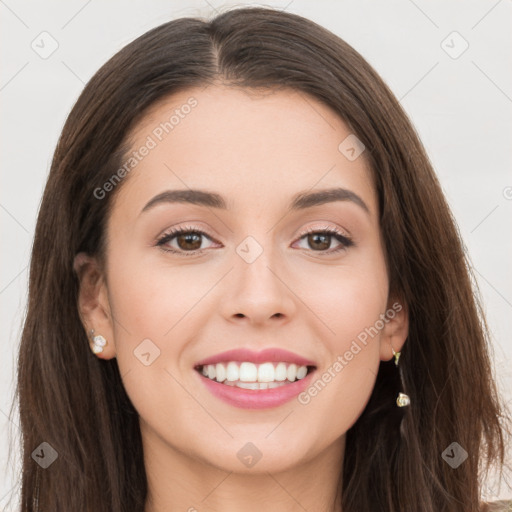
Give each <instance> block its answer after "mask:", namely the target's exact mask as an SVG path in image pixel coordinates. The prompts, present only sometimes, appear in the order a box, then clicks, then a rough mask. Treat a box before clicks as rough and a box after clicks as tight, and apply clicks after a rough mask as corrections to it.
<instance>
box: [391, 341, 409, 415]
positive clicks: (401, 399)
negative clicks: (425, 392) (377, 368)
mask: <svg viewBox="0 0 512 512" xmlns="http://www.w3.org/2000/svg"><path fill="white" fill-rule="evenodd" d="M391 350H392V351H393V355H394V356H395V366H397V367H398V360H399V359H400V354H401V352H395V350H394V349H393V347H391ZM398 373H400V380H401V379H402V375H401V372H400V369H399V370H398ZM410 403H411V399H410V398H409V395H406V394H405V393H398V396H397V398H396V405H398V407H405V406H407V405H410Z"/></svg>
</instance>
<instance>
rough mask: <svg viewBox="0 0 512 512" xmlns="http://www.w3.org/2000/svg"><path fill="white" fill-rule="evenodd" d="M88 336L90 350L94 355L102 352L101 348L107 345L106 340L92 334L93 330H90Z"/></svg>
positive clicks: (99, 335)
mask: <svg viewBox="0 0 512 512" xmlns="http://www.w3.org/2000/svg"><path fill="white" fill-rule="evenodd" d="M90 336H91V339H92V345H91V350H92V351H93V353H94V354H99V353H101V352H103V347H104V346H105V345H106V344H107V340H106V339H105V338H104V337H103V336H102V335H101V334H96V335H95V334H94V329H91V332H90Z"/></svg>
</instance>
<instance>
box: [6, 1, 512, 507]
mask: <svg viewBox="0 0 512 512" xmlns="http://www.w3.org/2000/svg"><path fill="white" fill-rule="evenodd" d="M233 5H257V4H256V3H255V2H224V3H222V2H220V1H216V0H215V1H214V0H208V1H206V0H197V1H178V2H171V1H160V0H145V1H132V2H122V1H121V0H117V1H110V2H108V3H107V2H99V1H98V0H88V1H87V0H76V1H75V0H74V1H64V0H61V1H46V2H44V4H43V3H41V2H36V1H35V0H31V1H21V0H0V27H1V29H0V34H1V35H0V41H1V42H0V52H1V58H2V63H3V65H2V68H1V74H0V102H1V108H2V116H3V122H2V124H1V127H0V130H1V145H2V148H1V150H2V153H1V154H2V177H1V178H2V182H1V188H0V229H1V235H0V236H1V241H2V242H1V243H2V264H1V266H0V304H1V306H0V307H1V310H0V315H1V316H0V320H1V322H0V325H1V326H2V349H3V354H2V358H1V359H0V431H1V432H0V461H1V464H0V508H2V509H3V508H4V507H5V504H6V503H7V499H8V496H9V495H10V494H11V493H16V482H17V480H18V477H17V474H18V472H19V456H18V455H17V449H18V446H17V444H16V442H15V443H14V445H13V449H14V453H13V456H12V458H11V460H10V462H9V463H8V447H9V444H8V435H12V436H14V440H16V439H17V436H18V434H19V429H18V426H17V416H16V414H15V412H16V410H15V411H14V415H13V417H12V421H10V420H9V418H8V416H9V411H10V406H11V402H12V393H13V391H14V379H15V368H16V356H17V350H18V346H19V333H20V327H21V324H22V320H23V316H24V312H25V302H26V296H27V277H28V266H27V265H28V263H29V257H30V250H31V244H32V238H33V234H34V226H35V221H36V216H37V211H38V207H39V203H40V199H41V195H42V191H43V187H44V183H45V179H46V175H47V173H48V170H49V167H50V162H51V158H52V154H53V151H54V148H55V144H56V142H57V138H58V136H59V133H60V130H61V128H62V125H63V123H64V120H65V118H66V116H67V114H68V113H69V111H70V109H71V107H72V105H73V103H74V102H75V100H76V99H77V97H78V95H79V94H80V92H81V91H82V89H83V87H84V85H85V83H86V81H87V80H88V79H89V78H90V77H91V76H92V75H93V73H94V72H95V71H96V70H97V69H98V68H99V67H100V66H101V65H102V64H103V63H104V62H105V61H106V60H107V59H108V58H109V57H110V56H111V55H113V54H114V53H116V52H117V51H118V50H120V49H121V48H122V47H123V46H124V45H125V44H127V43H128V42H130V41H131V40H133V39H134V38H135V37H137V36H139V35H140V34H142V33H143V32H145V31H147V30H149V29H151V28H152V27H154V26H156V25H159V24H161V23H164V22H166V21H169V20H171V19H174V18H177V17H182V16H206V17H209V16H211V15H213V14H215V12H216V11H224V10H225V9H226V8H227V7H228V6H233ZM259 5H262V4H259ZM264 5H271V6H274V7H279V8H282V9H286V10H287V11H289V12H294V13H297V14H300V15H303V16H305V17H308V18H310V19H312V20H313V21H316V22H318V23H319V24H321V25H323V26H324V27H326V28H328V29H330V30H332V31H333V32H334V33H336V34H337V35H339V36H341V37H342V38H343V39H345V40H346V41H347V42H348V43H350V44H351V45H352V46H354V47H355V48H356V50H358V51H359V52H360V53H361V54H362V55H363V56H364V57H365V58H366V59H367V60H368V61H369V62H370V64H372V65H373V66H374V67H375V69H376V70H377V71H378V72H379V73H380V75H381V76H382V77H383V78H384V80H385V81H386V82H387V83H388V84H389V86H390V87H391V89H392V90H393V92H394V93H395V94H396V96H397V97H398V98H399V99H400V101H401V103H402V105H403V106H404V108H405V110H406V111H407V112H408V114H409V115H410V117H411V119H412V121H413V123H414V125H415V126H416V129H417V131H418V133H419V135H420V137H421V139H422V141H423V143H424V144H425V146H426V149H427V151H428V153H429V155H430V158H431V160H432V162H433V164H434V167H435V169H436V171H437V173H438V175H439V177H440V180H441V183H442V186H443V189H444V191H445V193H446V196H447V198H448V201H449V203H450V205H451V207H452V210H453V213H454V216H455V218H456V220H457V222H458V224H459V227H460V231H461V234H462V237H463V239H464V242H465V244H466V246H467V249H468V252H469V254H470V257H471V260H472V262H473V266H474V269H475V274H476V277H477V280H478V285H479V287H480V291H481V294H482V298H483V302H484V305H485V309H486V312H487V318H488V322H489V325H490V328H491V330H492V334H493V341H494V362H495V367H496V371H497V374H498V379H499V380H498V383H499V386H500V389H501V390H502V392H503V393H504V395H505V398H506V401H507V402H509V403H511V399H512V391H511V389H512V385H511V384H512V372H511V369H510V368H511V362H512V343H511V339H510V332H511V329H512V279H511V274H510V272H509V266H510V262H511V261H512V238H511V236H510V234H511V232H512V231H511V227H512V226H511V225H512V216H511V212H512V176H511V175H510V173H509V170H510V167H511V159H512V158H511V152H510V141H511V140H512V133H511V132H512V123H511V118H510V115H511V110H512V99H511V98H512V77H511V69H510V62H511V48H512V41H511V39H512V35H511V31H510V18H511V12H512V1H511V0H494V1H482V0H481V1H467V0H466V1H465V2H460V1H454V0H450V1H447V0H438V1H426V0H414V1H413V0H393V1H387V2H380V1H378V0H372V1H368V0H366V1H361V0H357V1H356V0H354V1H327V0H324V1H315V2H312V1H309V2H307V1H305V0H292V1H291V2H290V1H289V0H282V1H270V2H268V3H267V4H264ZM43 31H46V32H48V33H49V34H50V35H51V36H45V35H43V36H40V34H41V32H43ZM454 31H456V32H457V33H458V34H459V35H460V36H459V35H457V34H455V35H454V34H452V33H453V32H454ZM43 38H44V39H43ZM42 39H43V40H42ZM52 39H54V40H55V41H56V42H57V43H58V48H57V50H56V51H55V52H54V53H53V54H52V55H50V56H48V57H47V58H44V59H43V58H41V56H40V55H39V54H38V53H37V52H36V51H34V49H33V48H32V47H31V45H33V46H34V47H36V48H38V51H39V52H40V53H41V52H43V51H48V50H49V49H50V48H51V44H52ZM443 41H444V43H443ZM465 41H466V42H467V44H469V47H468V48H467V50H466V51H465V52H464V53H462V54H461V55H458V54H459V53H460V52H461V50H463V49H464V47H465V45H466V43H465ZM53 44H54V43H53ZM450 54H451V55H450ZM44 56H46V55H44ZM454 57H457V58H454ZM432 243H436V241H435V240H432ZM454 441H455V440H454ZM507 480H509V481H511V482H512V479H510V478H507ZM486 493H487V495H488V496H489V497H490V498H494V499H495V498H497V497H498V496H499V497H501V498H505V497H512V491H511V490H510V489H507V486H506V485H505V486H502V489H501V490H498V488H497V487H496V486H495V485H494V484H491V489H489V490H488V492H487V491H486ZM6 510H7V509H6ZM9 510H15V509H14V508H12V507H9Z"/></svg>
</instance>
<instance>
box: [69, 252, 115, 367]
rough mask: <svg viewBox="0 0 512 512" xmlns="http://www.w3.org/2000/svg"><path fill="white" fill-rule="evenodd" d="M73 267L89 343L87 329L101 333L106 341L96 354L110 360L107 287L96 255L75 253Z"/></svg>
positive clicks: (111, 333) (112, 348)
mask: <svg viewBox="0 0 512 512" xmlns="http://www.w3.org/2000/svg"><path fill="white" fill-rule="evenodd" d="M73 269H74V271H75V273H76V275H77V277H78V281H79V291H78V312H79V314H80V318H81V319H82V323H83V325H84V329H85V330H86V332H87V337H88V338H89V343H92V341H91V335H90V333H91V330H92V329H94V333H95V334H97V335H99V334H101V336H103V337H104V338H105V339H106V340H107V344H106V345H105V347H104V348H103V352H100V353H99V354H96V355H97V357H99V358H101V359H112V358H113V357H115V355H116V350H115V344H114V329H113V321H112V313H111V309H110V304H109V300H108V290H107V285H106V281H105V276H104V273H103V270H102V268H101V266H100V264H99V262H98V260H97V258H95V257H92V256H89V255H87V254H86V253H84V252H81V253H78V254H77V255H76V256H75V259H74V262H73Z"/></svg>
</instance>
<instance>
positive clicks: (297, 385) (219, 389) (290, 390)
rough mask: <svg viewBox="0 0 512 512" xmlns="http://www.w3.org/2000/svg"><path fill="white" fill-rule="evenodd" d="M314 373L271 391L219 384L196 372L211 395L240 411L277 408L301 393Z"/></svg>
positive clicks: (309, 383)
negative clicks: (240, 409)
mask: <svg viewBox="0 0 512 512" xmlns="http://www.w3.org/2000/svg"><path fill="white" fill-rule="evenodd" d="M266 361H268V359H266ZM315 373H316V372H315V371H312V372H310V373H308V374H307V375H306V376H305V377H304V378H303V379H301V380H296V381H295V382H292V383H290V384H285V385H284V386H280V387H278V388H273V389H242V388H238V387H236V386H227V385H226V384H221V383H220V382H217V381H214V380H211V379H209V378H207V377H205V376H204V375H202V374H200V373H199V372H197V375H198V377H199V378H200V379H201V381H202V382H203V383H204V385H205V386H206V387H207V388H208V390H209V391H210V392H211V393H212V394H213V395H215V396H216V397H217V398H220V399H221V400H222V401H224V402H226V403H228V404H230V405H233V406H235V407H239V408H242V409H268V408H270V407H278V406H280V405H282V404H284V403H286V402H288V401H290V400H292V399H293V398H295V397H296V396H297V395H298V394H299V393H302V392H303V391H304V390H305V389H306V388H307V387H308V386H310V385H311V381H312V379H313V375H314V374H315Z"/></svg>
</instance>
